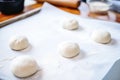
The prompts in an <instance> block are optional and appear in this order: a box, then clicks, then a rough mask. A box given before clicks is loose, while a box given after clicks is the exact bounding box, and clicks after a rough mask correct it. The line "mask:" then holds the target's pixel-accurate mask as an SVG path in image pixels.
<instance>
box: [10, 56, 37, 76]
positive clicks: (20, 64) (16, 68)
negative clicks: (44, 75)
mask: <svg viewBox="0 0 120 80" xmlns="http://www.w3.org/2000/svg"><path fill="white" fill-rule="evenodd" d="M11 70H12V72H13V74H14V75H15V76H17V77H28V76H30V75H32V74H34V73H35V72H37V70H38V64H37V62H36V61H35V59H34V58H32V57H30V56H20V57H17V58H15V59H14V60H13V62H12V64H11Z"/></svg>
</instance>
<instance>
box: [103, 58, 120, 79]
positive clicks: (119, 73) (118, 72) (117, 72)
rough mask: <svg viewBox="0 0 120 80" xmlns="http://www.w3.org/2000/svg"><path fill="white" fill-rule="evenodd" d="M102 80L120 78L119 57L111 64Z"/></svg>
mask: <svg viewBox="0 0 120 80" xmlns="http://www.w3.org/2000/svg"><path fill="white" fill-rule="evenodd" d="M102 80H120V59H119V60H117V61H116V62H115V63H114V64H113V66H112V68H111V69H110V70H109V72H108V73H107V74H106V75H105V77H104V78H103V79H102Z"/></svg>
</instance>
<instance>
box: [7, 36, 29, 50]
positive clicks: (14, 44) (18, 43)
mask: <svg viewBox="0 0 120 80" xmlns="http://www.w3.org/2000/svg"><path fill="white" fill-rule="evenodd" d="M9 45H10V48H11V49H13V50H23V49H25V48H27V47H28V45H29V42H28V40H27V38H26V37H24V36H15V37H12V38H11V39H10V44H9Z"/></svg>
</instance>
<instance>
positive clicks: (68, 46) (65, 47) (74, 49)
mask: <svg viewBox="0 0 120 80" xmlns="http://www.w3.org/2000/svg"><path fill="white" fill-rule="evenodd" d="M58 51H59V53H60V54H61V55H62V56H63V57H66V58H72V57H75V56H77V55H78V54H79V53H80V48H79V45H78V44H77V43H73V42H64V43H61V44H60V45H59V47H58Z"/></svg>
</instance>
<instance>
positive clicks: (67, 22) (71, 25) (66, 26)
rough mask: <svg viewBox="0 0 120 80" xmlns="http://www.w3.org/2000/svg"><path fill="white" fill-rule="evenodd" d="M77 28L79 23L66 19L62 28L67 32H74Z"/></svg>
mask: <svg viewBox="0 0 120 80" xmlns="http://www.w3.org/2000/svg"><path fill="white" fill-rule="evenodd" d="M78 27H79V23H78V21H77V20H75V19H67V20H65V21H64V23H63V28H64V29H68V30H75V29H77V28H78Z"/></svg>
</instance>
